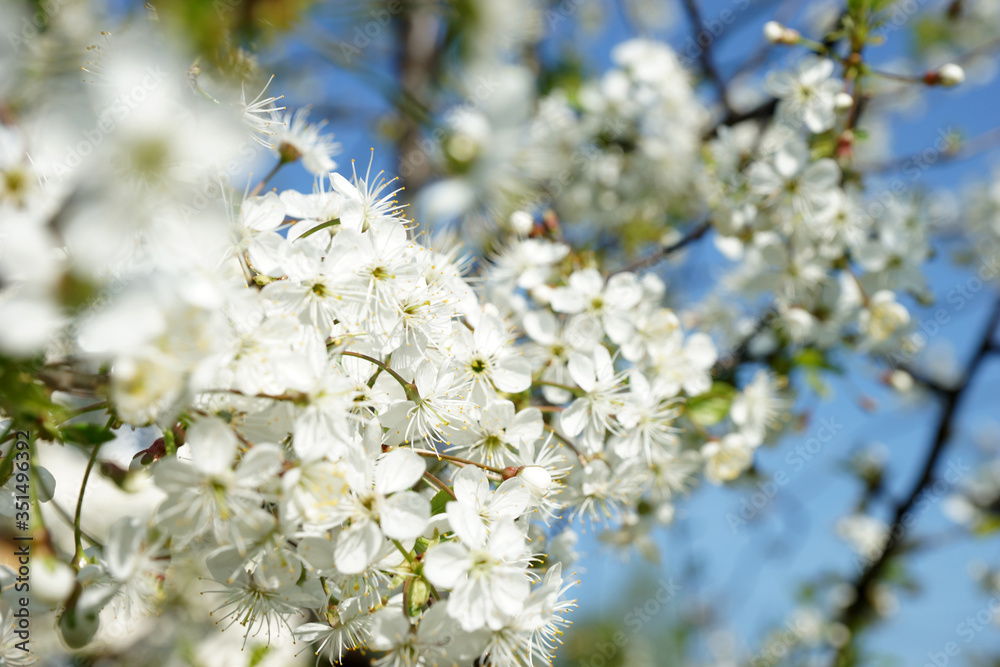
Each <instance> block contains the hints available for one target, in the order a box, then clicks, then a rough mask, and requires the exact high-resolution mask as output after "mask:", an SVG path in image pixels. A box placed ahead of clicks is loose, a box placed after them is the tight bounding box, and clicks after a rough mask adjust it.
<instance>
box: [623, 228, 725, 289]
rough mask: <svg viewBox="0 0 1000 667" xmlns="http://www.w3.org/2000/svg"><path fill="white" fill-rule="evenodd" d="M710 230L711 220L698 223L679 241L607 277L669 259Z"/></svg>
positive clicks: (638, 269)
mask: <svg viewBox="0 0 1000 667" xmlns="http://www.w3.org/2000/svg"><path fill="white" fill-rule="evenodd" d="M711 228H712V221H711V220H705V221H703V222H700V223H698V225H697V226H695V227H694V229H692V230H691V231H690V232H688V233H687V234H686V235H685V236H684V237H683V238H681V240H679V241H677V242H676V243H672V244H670V245H667V246H663V247H662V248H660V249H659V250H657V251H656V252H654V253H653V254H651V255H648V256H647V257H641V258H639V259H637V260H636V261H634V262H632V263H631V264H627V265H626V266H623V267H622V268H620V269H615V270H614V271H612V272H611V273H609V274H608V276H609V277H610V276H614V275H617V274H619V273H626V272H632V271H640V270H642V269H645V268H648V267H650V266H652V265H653V264H656V263H657V262H659V261H660V260H662V259H666V258H667V257H669V256H670V255H672V254H674V253H675V252H677V251H678V250H680V249H681V248H683V247H685V246H687V245H690V244H691V243H693V242H694V241H697V240H698V239H700V238H701V237H702V236H704V235H705V234H706V233H707V232H708V230H709V229H711Z"/></svg>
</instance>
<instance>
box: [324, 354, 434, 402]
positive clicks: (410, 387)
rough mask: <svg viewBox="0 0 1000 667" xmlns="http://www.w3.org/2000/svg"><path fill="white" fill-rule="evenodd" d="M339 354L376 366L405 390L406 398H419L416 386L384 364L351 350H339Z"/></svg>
mask: <svg viewBox="0 0 1000 667" xmlns="http://www.w3.org/2000/svg"><path fill="white" fill-rule="evenodd" d="M340 354H341V355H342V356H347V357H357V358H358V359H364V360H365V361H367V362H368V363H370V364H375V365H376V366H378V367H379V368H381V369H382V370H384V371H385V372H386V373H388V374H389V375H391V376H392V378H393V379H394V380H395V381H396V382H398V383H399V384H400V386H402V387H403V389H405V390H406V396H407V398H410V397H411V395H412V396H416V397H417V398H419V397H420V395H419V394H417V386H416V385H415V384H413V383H412V382H407V381H406V380H405V379H404V378H403V376H402V375H400V374H399V373H397V372H396V371H394V370H392V369H391V368H389V367H388V366H387V365H386V364H385V363H383V362H381V361H379V360H378V359H376V358H375V357H369V356H368V355H367V354H361V353H360V352H353V351H351V350H341V352H340ZM411 392H412V394H411Z"/></svg>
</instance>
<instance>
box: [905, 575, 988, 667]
mask: <svg viewBox="0 0 1000 667" xmlns="http://www.w3.org/2000/svg"><path fill="white" fill-rule="evenodd" d="M998 612H1000V591H997V590H995V591H993V595H991V596H990V599H989V602H987V603H986V606H985V607H983V608H982V609H980V610H979V611H977V612H976V614H975V615H974V616H973V615H970V616H966V617H965V619H963V620H962V622H961V623H959V624H958V625H956V626H955V634H956V635H958V636H959V637H961V638H962V641H963V642H964V643H966V644H969V643H971V642H972V640H973V639H975V638H976V635H978V634H979V633H980V632H982V631H983V630H985V629H986V628H989V627H994V625H993V624H994V623H995V622H996V618H997V613H998ZM941 648H942V649H943V650H941V651H931V652H930V653H928V654H927V662H925V663H924V664H923V667H947V666H948V665H949V664H951V659H952V658H954V657H956V656H958V654H959V653H961V652H962V646H961V645H960V644H959V643H958V642H956V641H950V642H947V643H946V644H945V645H944V646H942V647H941Z"/></svg>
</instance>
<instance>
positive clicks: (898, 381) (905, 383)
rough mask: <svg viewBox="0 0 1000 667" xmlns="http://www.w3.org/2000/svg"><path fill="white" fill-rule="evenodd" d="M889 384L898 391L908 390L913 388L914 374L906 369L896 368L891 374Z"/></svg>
mask: <svg viewBox="0 0 1000 667" xmlns="http://www.w3.org/2000/svg"><path fill="white" fill-rule="evenodd" d="M889 384H890V385H892V387H893V389H895V390H896V391H901V392H907V391H910V390H911V389H913V376H912V375H910V374H909V373H907V372H906V371H901V370H895V371H893V372H892V374H891V375H889Z"/></svg>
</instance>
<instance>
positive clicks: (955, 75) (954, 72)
mask: <svg viewBox="0 0 1000 667" xmlns="http://www.w3.org/2000/svg"><path fill="white" fill-rule="evenodd" d="M938 76H939V77H940V79H941V85H942V86H957V85H958V84H960V83H962V82H963V81H965V70H964V69H962V68H961V67H960V66H958V65H956V64H955V63H948V64H947V65H942V66H941V68H940V69H939V70H938Z"/></svg>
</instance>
